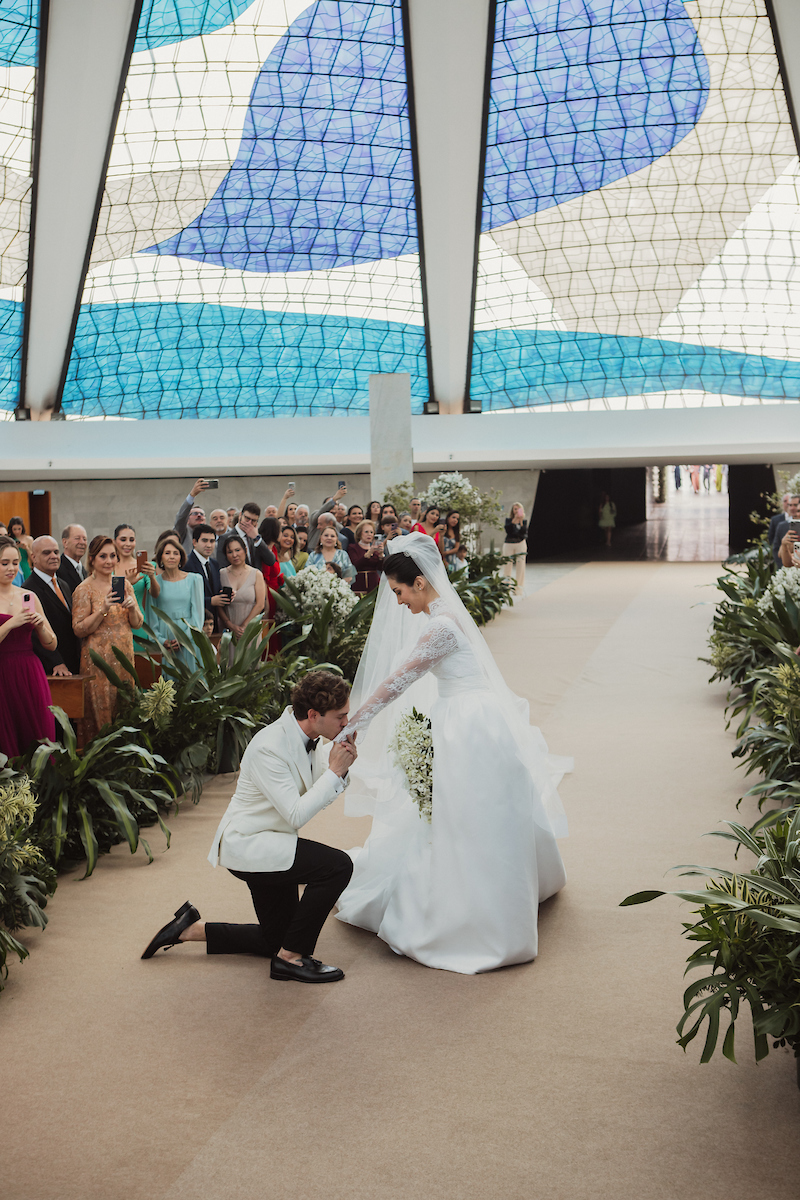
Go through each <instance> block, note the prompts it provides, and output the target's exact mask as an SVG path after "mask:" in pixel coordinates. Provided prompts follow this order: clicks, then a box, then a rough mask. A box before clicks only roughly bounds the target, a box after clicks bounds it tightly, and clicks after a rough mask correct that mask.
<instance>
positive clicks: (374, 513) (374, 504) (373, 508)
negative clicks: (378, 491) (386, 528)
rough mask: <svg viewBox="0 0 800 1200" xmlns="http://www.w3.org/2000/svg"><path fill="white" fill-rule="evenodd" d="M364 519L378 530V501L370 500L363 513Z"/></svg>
mask: <svg viewBox="0 0 800 1200" xmlns="http://www.w3.org/2000/svg"><path fill="white" fill-rule="evenodd" d="M364 518H365V520H367V521H372V524H373V525H374V526H375V528H376V529H379V528H380V521H381V503H380V501H379V500H370V502H369V504H368V505H367V511H366V512H365V513H364Z"/></svg>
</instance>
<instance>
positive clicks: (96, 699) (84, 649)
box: [72, 533, 144, 745]
mask: <svg viewBox="0 0 800 1200" xmlns="http://www.w3.org/2000/svg"><path fill="white" fill-rule="evenodd" d="M87 563H88V566H89V571H90V572H91V574H90V575H89V577H88V578H87V579H85V580H84V581H83V583H81V584H80V585H79V586H78V587H77V588H76V589H75V592H74V594H73V597H72V628H73V630H74V632H75V634H76V635H77V636H78V637H79V638H83V644H82V646H81V675H88V676H89V677H90V678H89V681H88V682H87V685H86V702H87V703H86V707H87V709H88V712H87V713H86V715H85V716H84V718H83V719H82V720H81V721H79V722H78V729H79V735H80V736H81V738H82V741H83V744H84V745H85V744H86V742H88V741H89V740H90V739H91V738H93V737H94V736H95V735H96V734H97V733H98V732H99V731H100V729H102V727H103V726H104V725H107V724H109V722H111V721H113V719H114V715H115V712H116V707H117V689H116V688H115V687H114V685H113V684H112V682H111V680H110V679H109V678H108V677H107V676H106V675H104V674H103V672H102V671H100V670H99V669H98V668H97V667H96V666H95V665H94V663H93V662H92V658H91V655H90V653H89V651H90V650H94V651H95V652H96V653H97V654H99V655H100V657H101V658H103V659H105V661H106V662H107V663H108V665H109V666H110V667H112V668H113V669H114V670H115V671H119V670H121V667H120V663H119V660H118V659H117V657H116V655H115V654H114V651H113V647H114V646H117V647H118V648H119V649H120V650H121V651H122V653H123V654H124V655H125V656H126V657H127V658H128V659H130V661H131V662H133V633H132V631H133V630H134V629H139V628H141V626H142V623H143V621H144V617H143V616H142V612H141V610H140V608H139V605H138V604H137V603H136V597H135V596H134V594H133V587H132V586H131V583H130V581H129V580H127V579H126V580H125V581H124V584H125V598H124V600H122V602H120V601H119V600H116V599H115V598H114V596H112V594H111V580H112V579H113V578H114V568H115V567H116V565H117V552H116V550H115V549H114V541H113V539H112V538H110V537H108V535H107V534H103V533H98V534H97V536H96V537H93V538H92V540H91V543H90V545H89V552H88V555H87Z"/></svg>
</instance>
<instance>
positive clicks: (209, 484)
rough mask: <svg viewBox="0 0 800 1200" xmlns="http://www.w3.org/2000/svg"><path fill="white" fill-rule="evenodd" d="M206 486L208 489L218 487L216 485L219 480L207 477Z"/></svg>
mask: <svg viewBox="0 0 800 1200" xmlns="http://www.w3.org/2000/svg"><path fill="white" fill-rule="evenodd" d="M206 487H207V488H208V489H209V490H210V491H213V490H214V489H215V488H218V487H219V480H218V479H207V480H206Z"/></svg>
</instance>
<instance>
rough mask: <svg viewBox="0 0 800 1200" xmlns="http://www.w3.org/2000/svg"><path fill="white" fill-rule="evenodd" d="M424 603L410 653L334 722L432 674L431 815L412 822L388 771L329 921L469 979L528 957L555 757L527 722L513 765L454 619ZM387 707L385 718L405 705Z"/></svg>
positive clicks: (553, 874) (554, 850)
mask: <svg viewBox="0 0 800 1200" xmlns="http://www.w3.org/2000/svg"><path fill="white" fill-rule="evenodd" d="M429 607H430V617H429V619H428V623H427V628H426V629H425V631H424V633H423V634H422V636H421V637H420V638H419V640H418V641H417V643H416V646H415V647H414V650H413V652H412V653H411V655H410V656H409V657H407V658H406V660H405V661H404V662H403V663H402V665H401V666H400V667H399V668H398V669H396V670H395V671H394V672H392V674H390V675H389V676H388V678H387V679H385V680H384V682H383V683H382V684H381V685H380V686H379V687H378V688H377V689H375V691H374V692H373V693H372V695H371V696H369V697H368V698H367V700H366V701H365V703H364V704H362V706H361V708H360V709H359V710H358V712H357V713H355V714H354V716H353V717H352V718H351V721H350V724H349V725H348V730H353V729H357V730H359V731H365V730H367V728H368V726H369V724H370V722H371V721H372V720H373V718H375V717H376V715H378V714H379V713H381V711H382V710H383V709H384V708H385V707H386V705H388V704H390V703H391V702H392V701H394V700H397V699H398V698H399V697H401V696H403V694H404V693H405V692H406V690H407V689H408V688H409V687H410V686H411V685H413V684H415V683H417V682H418V681H419V680H420V679H421V678H422V677H423V676H425V675H426V673H428V672H430V673H431V675H432V676H434V677H435V680H436V682H437V683H438V698H437V699H435V701H434V702H433V704H432V706H431V707H430V711H429V715H430V718H431V729H432V735H433V746H434V765H433V816H432V820H431V822H430V823H428V821H426V820H425V819H424V818H422V817H420V815H419V812H418V810H417V807H416V805H415V804H414V803H413V801H412V800H411V798H410V796H408V794H407V793H406V795H405V798H404V802H403V801H402V799H401V800H398V792H399V788H401V787H402V784H400V785H399V786H398V775H399V774H400V773H399V769H396V771H395V786H394V798H393V799H389V800H388V801H387V800H384V802H383V803H381V802H380V798H379V801H378V803H377V805H376V806H375V808H374V822H373V828H372V833H371V834H370V837H369V838H368V840H367V842H366V845H365V846H364V848H363V850H361V851H360V852H359V853H358V855H357V857H356V862H355V870H354V873H353V878H352V880H351V882H350V884H349V886H348V887H347V889H346V890H345V891H344V893H343V894H342V896H341V897H340V899H339V913H338V917H339V920H341V921H345V922H347V923H349V924H351V925H357V926H360V927H361V928H363V929H369V930H372V931H373V932H375V933H377V934H378V936H379V937H380V938H382V939H383V940H384V941H385V942H387V943H388V945H389V946H391V948H392V949H393V950H395V951H396V952H397V953H398V954H403V955H406V956H407V957H409V958H413V959H416V960H417V961H418V962H420V963H424V964H425V965H426V966H429V967H439V968H441V969H443V970H447V971H458V972H461V973H463V974H475V973H477V972H480V971H490V970H492V969H493V968H495V967H502V966H506V965H508V964H511V963H523V962H529V961H530V960H531V959H533V958H535V957H536V953H537V911H538V905H539V901H540V900H544V899H546V898H547V897H548V896H552V895H553V894H554V893H555V892H557V891H559V889H560V888H562V887H563V886H564V883H565V880H566V875H565V872H564V865H563V863H562V861H561V855H560V853H559V851H558V847H557V844H556V840H555V836H554V833H553V829H552V826H551V822H550V819H549V818H548V815H547V812H546V810H545V806H544V804H543V795H544V793H545V792H546V791H547V790H548V789H549V791H550V793H551V794H555V786H554V785H555V783H557V781H558V779H559V778H560V776H561V774H563V771H564V769H565V768H566V769H568V766H567V761H566V760H562V762H561V764H560V767H559V766H557V765H556V764H555V761H554V760H552V759H550V757H549V755H548V751H547V746H546V744H545V742H544V739H543V738H542V736H541V734H540V733H539V731H538V730H535V729H530V727H529V726H528V724H527V720H526V736H527V734H528V733H530V742H531V745H532V747H533V749H532V751H531V752H530V753H528V754H527V762H526V761H523V759H522V757H521V756H520V745H519V741H518V740H517V739H515V737H514V735H513V733H512V730H511V728H510V725H509V721H508V719H507V716H506V713H505V712H504V710H503V705H502V703H501V701H500V700H499V699H498V696H497V694H496V692H495V691H494V690H493V688H492V686H490V681H489V680H488V678H487V675H486V672H485V671H483V670H482V669H481V666H480V663H479V661H478V659H477V657H476V651H475V650H474V649H473V646H472V645H471V644H470V641H469V638H468V637H467V636H466V634H465V631H464V628H462V626H463V625H465V624H466V621H465V620H464V619H463V618H461V617H460V616H459V614H458V611H457V608H456V606H455V605H450V604H448V602H447V600H445V599H441V598H440V599H437V600H435V601H434V602H433V603H432V604H431V605H430V606H429ZM488 653H489V652H488V648H487V649H486V654H487V655H488ZM509 694H510V693H509ZM520 703H521V702H520ZM395 707H396V708H397V710H398V711H397V717H399V716H400V715H401V713H402V712H403V711H407V710H408V709H409V708H410V707H411V704H410V701H409V702H408V703H407V704H406V705H405V706H403V704H402V703H401V704H399V705H396V706H395ZM387 754H388V751H387V750H386V749H385V741H384V749H383V755H384V757H386V755H387ZM532 755H533V760H532V757H531V756H532ZM356 765H358V764H356ZM386 791H387V789H386V788H384V793H386ZM391 792H392V789H391V788H390V789H389V793H391Z"/></svg>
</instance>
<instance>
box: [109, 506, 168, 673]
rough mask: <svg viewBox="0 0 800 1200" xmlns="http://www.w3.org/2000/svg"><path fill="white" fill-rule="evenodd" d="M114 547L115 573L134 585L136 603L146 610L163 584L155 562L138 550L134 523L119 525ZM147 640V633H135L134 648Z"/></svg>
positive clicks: (155, 599)
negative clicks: (148, 602) (149, 599)
mask: <svg viewBox="0 0 800 1200" xmlns="http://www.w3.org/2000/svg"><path fill="white" fill-rule="evenodd" d="M114 549H115V550H116V552H117V565H116V567H115V568H114V574H115V575H121V576H122V577H123V579H127V580H128V582H129V583H130V584H131V585H132V587H133V594H134V596H135V597H136V603H137V604H138V605H139V608H140V610H141V611H142V612H144V611H145V609H146V605H147V600H148V597H152V599H153V600H154V601H155V602H156V603H158V596H159V593H160V591H161V584H160V583H159V582H158V576H157V575H156V567H155V563H151V562H148V560H147V555H146V554H138V553H137V551H136V530H135V529H134V528H133V526H132V525H118V526H117V528H116V529H115V530H114ZM146 640H147V637H146V635H145V634H141V633H139V632H136V633H134V635H133V648H134V650H138V648H139V647H140V646H141V645H142V644H143V643H144V642H145V641H146Z"/></svg>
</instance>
